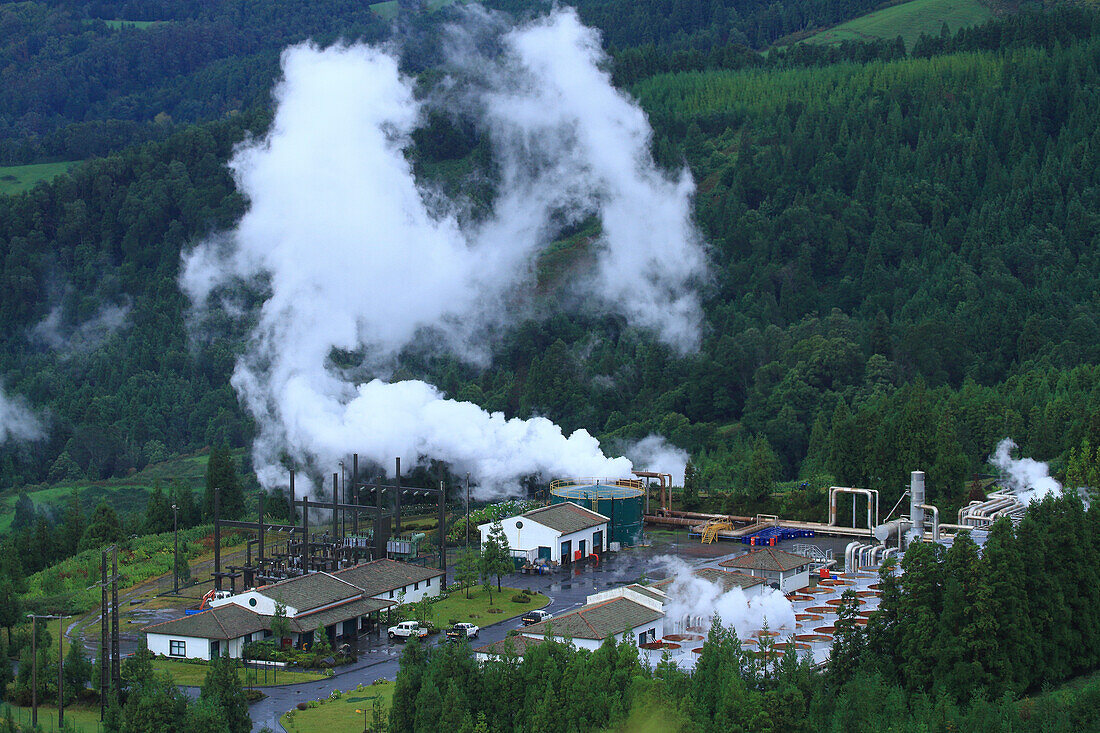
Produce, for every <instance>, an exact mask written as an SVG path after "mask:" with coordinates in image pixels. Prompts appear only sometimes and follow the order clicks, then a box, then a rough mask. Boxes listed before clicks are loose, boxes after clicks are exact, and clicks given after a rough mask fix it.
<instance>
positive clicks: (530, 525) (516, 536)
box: [478, 516, 561, 562]
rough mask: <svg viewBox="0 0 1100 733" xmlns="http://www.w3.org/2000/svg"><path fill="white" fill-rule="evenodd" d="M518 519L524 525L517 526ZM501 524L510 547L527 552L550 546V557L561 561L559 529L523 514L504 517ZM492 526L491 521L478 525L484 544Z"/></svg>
mask: <svg viewBox="0 0 1100 733" xmlns="http://www.w3.org/2000/svg"><path fill="white" fill-rule="evenodd" d="M517 521H521V522H523V527H520V528H517V527H516V522H517ZM500 524H501V526H502V527H504V536H505V538H506V539H507V540H508V547H509V548H510V549H512V550H521V551H524V552H527V551H533V550H535V549H536V548H538V547H540V546H541V547H549V548H550V553H551V554H550V559H551V560H553V561H555V562H561V543H560V542H558V537H560V536H561V535H560V534H559V533H558V532H557V530H553V529H550V528H549V527H547V526H545V525H542V524H539V523H538V522H536V521H534V520H533V519H528V518H526V517H522V516H519V517H508V518H507V519H502V520H501V521H500ZM492 526H493V525H492V524H491V523H490V524H482V525H479V526H478V530H479V531H480V532H481V542H482V544H484V543H485V541H486V540H488V539H489V529H490V528H491V527H492ZM536 556H537V555H536Z"/></svg>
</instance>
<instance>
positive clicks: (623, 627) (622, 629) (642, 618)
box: [519, 586, 665, 650]
mask: <svg viewBox="0 0 1100 733" xmlns="http://www.w3.org/2000/svg"><path fill="white" fill-rule="evenodd" d="M631 588H632V587H631V586H628V587H627V588H616V589H613V591H605V593H604V594H597V595H600V596H601V597H603V596H605V594H607V593H614V592H619V595H615V596H612V597H610V598H604V599H603V600H597V601H595V602H590V603H588V604H586V605H584V606H582V607H581V608H578V609H577V610H576V611H571V612H569V613H566V614H563V615H561V616H555V617H553V618H549V619H547V620H545V621H540V622H539V623H537V624H532V625H530V626H527V627H525V628H522V629H520V630H519V633H520V634H522V635H523V636H529V637H533V638H542V639H546V638H553V639H557V640H559V641H562V640H565V639H569V640H570V641H572V642H573V644H574V645H576V646H577V647H578V648H579V649H591V650H596V649H599V648H600V645H601V644H603V642H604V640H605V639H608V638H612V639H614V640H615V641H617V642H621V641H623V640H624V639H628V640H630V641H631V642H633V643H635V644H639V645H640V644H645V643H648V642H653V641H656V640H657V639H660V638H661V637H662V636H664V633H665V632H664V628H665V625H664V624H665V614H664V611H663V610H661V609H660V606H661V605H662V603H661V602H660V601H657V600H656V599H655V598H647V597H646V596H644V595H642V594H640V593H635V592H632V590H631Z"/></svg>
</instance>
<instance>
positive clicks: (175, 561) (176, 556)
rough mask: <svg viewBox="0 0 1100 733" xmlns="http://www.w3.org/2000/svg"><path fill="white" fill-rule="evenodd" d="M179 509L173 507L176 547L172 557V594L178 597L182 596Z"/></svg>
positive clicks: (173, 536)
mask: <svg viewBox="0 0 1100 733" xmlns="http://www.w3.org/2000/svg"><path fill="white" fill-rule="evenodd" d="M178 510H179V507H177V506H176V505H175V504H173V505H172V541H173V542H174V543H175V545H176V549H175V552H174V553H173V555H172V592H173V593H174V594H176V595H177V596H178V595H179V594H180V525H179V511H178Z"/></svg>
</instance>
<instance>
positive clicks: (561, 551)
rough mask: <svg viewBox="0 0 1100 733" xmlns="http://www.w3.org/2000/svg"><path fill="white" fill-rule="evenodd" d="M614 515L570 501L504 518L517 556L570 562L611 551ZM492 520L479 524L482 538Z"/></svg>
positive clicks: (507, 533)
mask: <svg viewBox="0 0 1100 733" xmlns="http://www.w3.org/2000/svg"><path fill="white" fill-rule="evenodd" d="M610 521H611V520H610V518H608V517H605V516H604V515H602V514H597V513H596V512H594V511H592V510H590V509H585V508H584V507H582V506H579V505H577V504H574V503H573V502H570V501H567V502H563V503H561V504H551V505H550V506H545V507H541V508H539V509H534V510H532V511H529V512H526V513H525V514H520V515H518V516H515V517H508V518H507V519H502V520H501V521H500V523H501V526H503V527H504V536H505V537H506V538H507V540H508V547H509V548H510V549H511V551H512V555H513V556H514V557H523V558H525V559H526V560H527V561H528V562H534V561H535V560H539V559H542V560H550V561H552V562H556V563H561V564H568V563H571V562H574V561H576V560H581V559H583V558H587V557H589V556H591V555H592V554H597V555H598V554H602V553H603V552H606V551H607V543H608V522H610ZM492 526H493V525H492V523H491V522H490V523H488V524H481V525H478V530H479V531H480V532H481V541H482V543H484V542H485V541H486V540H487V539H488V537H489V530H490V528H491V527H492Z"/></svg>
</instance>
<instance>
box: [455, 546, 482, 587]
mask: <svg viewBox="0 0 1100 733" xmlns="http://www.w3.org/2000/svg"><path fill="white" fill-rule="evenodd" d="M477 573H478V554H477V552H475V551H474V550H470V549H465V550H462V552H460V553H459V555H458V565H456V566H455V581H456V582H458V584H459V585H460V586H461V587H463V588H465V589H466V597H467V598H469V597H470V586H471V585H473V584H474V583H475V582H476V581H477Z"/></svg>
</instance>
